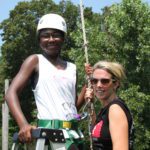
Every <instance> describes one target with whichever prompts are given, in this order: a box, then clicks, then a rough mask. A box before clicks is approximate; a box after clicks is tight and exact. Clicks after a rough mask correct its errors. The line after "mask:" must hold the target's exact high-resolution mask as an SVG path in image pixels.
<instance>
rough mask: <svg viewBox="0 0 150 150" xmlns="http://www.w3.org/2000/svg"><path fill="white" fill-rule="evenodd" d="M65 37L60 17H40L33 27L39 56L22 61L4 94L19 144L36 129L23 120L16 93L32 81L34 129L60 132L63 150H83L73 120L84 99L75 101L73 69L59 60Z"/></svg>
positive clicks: (72, 65)
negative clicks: (36, 24)
mask: <svg viewBox="0 0 150 150" xmlns="http://www.w3.org/2000/svg"><path fill="white" fill-rule="evenodd" d="M66 33H67V26H66V22H65V20H64V18H63V17H62V16H60V15H58V14H46V15H44V16H42V17H41V19H40V20H39V23H38V26H37V36H38V41H39V45H40V47H41V49H42V54H33V55H31V56H29V57H28V58H26V60H25V61H24V62H23V64H22V66H21V68H20V70H19V72H18V73H17V75H16V76H15V78H14V79H13V81H12V83H11V85H10V87H9V89H8V91H7V93H6V96H5V99H6V101H7V104H8V106H9V108H10V111H11V113H12V115H13V117H14V119H15V120H16V122H17V124H18V126H19V128H20V131H19V140H20V141H21V142H31V140H32V137H31V130H32V129H35V128H36V126H32V125H31V124H29V123H28V121H27V120H26V118H25V116H24V114H23V112H22V110H21V107H20V98H19V93H20V92H22V90H23V88H24V87H25V85H26V83H27V82H28V81H29V80H30V79H31V78H32V79H33V93H34V97H35V102H36V105H37V110H38V114H37V117H38V125H37V126H38V127H46V128H52V129H63V132H65V135H66V134H67V139H66V141H67V142H66V147H65V148H66V149H71V147H76V148H77V149H83V147H82V146H83V143H82V138H83V135H82V134H81V133H79V132H78V129H77V126H76V127H75V125H76V123H75V125H74V122H75V121H74V120H75V116H76V115H77V109H79V108H80V107H81V104H82V101H83V99H84V97H82V96H81V95H80V97H79V99H77V95H76V80H77V78H76V74H77V73H76V65H75V64H73V63H71V62H68V61H65V60H63V59H62V58H61V56H60V54H61V49H62V46H63V43H64V40H65V36H66ZM74 127H75V128H74ZM66 128H67V133H66V130H65V129H66ZM68 129H69V130H68ZM68 136H69V138H68Z"/></svg>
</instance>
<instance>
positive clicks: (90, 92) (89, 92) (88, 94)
mask: <svg viewBox="0 0 150 150" xmlns="http://www.w3.org/2000/svg"><path fill="white" fill-rule="evenodd" d="M93 97H94V92H93V89H91V88H86V92H85V95H84V99H85V101H87V100H89V99H90V100H92V99H93Z"/></svg>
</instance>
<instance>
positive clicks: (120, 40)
mask: <svg viewBox="0 0 150 150" xmlns="http://www.w3.org/2000/svg"><path fill="white" fill-rule="evenodd" d="M50 12H55V13H58V14H60V15H62V16H63V17H64V18H65V19H66V21H67V25H68V33H67V37H66V41H65V45H64V47H63V51H62V57H63V58H64V59H66V60H70V61H72V62H74V63H75V64H76V65H77V67H78V75H79V78H78V92H79V91H80V89H81V87H82V86H83V85H84V84H85V82H86V80H85V73H84V63H85V57H84V49H83V37H82V29H81V19H80V10H79V7H78V6H75V5H74V4H72V3H71V2H70V1H61V2H60V3H59V4H58V5H56V4H55V3H54V2H53V1H52V0H39V1H36V0H32V1H30V2H20V3H18V5H17V6H16V7H15V9H14V10H12V11H11V12H10V17H9V18H8V19H6V20H4V21H3V22H2V23H1V24H0V28H1V29H3V33H2V37H3V41H4V44H3V45H2V48H1V49H2V56H1V58H0V102H1V103H2V102H3V95H4V79H6V78H7V79H10V81H11V79H12V78H13V77H14V76H15V74H16V73H17V72H18V70H19V68H20V65H21V64H22V62H23V61H24V59H25V58H26V57H27V56H28V55H30V54H34V53H40V51H41V50H40V48H39V45H38V42H37V39H36V26H37V22H38V20H39V18H40V17H41V16H42V15H43V14H46V13H50ZM84 17H85V26H86V35H87V39H88V57H89V62H90V63H91V64H92V65H93V64H94V63H96V62H97V61H99V60H110V61H117V62H120V63H121V64H123V65H124V67H125V69H126V74H127V77H128V79H127V80H126V81H125V83H124V87H123V88H122V89H121V90H120V92H119V93H118V94H119V95H120V97H122V98H123V99H124V100H125V101H126V103H127V104H128V106H129V108H130V109H131V112H132V114H133V119H134V124H135V143H134V149H135V150H149V149H150V129H149V127H150V116H149V112H150V101H149V99H150V95H149V91H150V80H149V77H150V67H149V66H150V59H149V58H150V57H149V56H150V38H149V37H150V7H149V6H148V5H147V4H145V3H142V2H141V0H134V1H132V0H123V1H122V3H120V4H115V5H112V6H110V7H105V8H104V9H103V11H102V14H98V13H94V12H92V9H91V8H85V10H84ZM27 86H28V88H26V90H24V92H23V94H22V95H21V105H22V106H23V111H24V113H25V115H26V117H27V119H28V121H29V122H31V123H36V107H35V103H34V100H33V96H32V92H31V88H30V83H29V84H28V85H27ZM29 106H30V107H29ZM95 107H96V110H97V111H98V110H99V108H100V104H99V103H98V102H96V103H95ZM0 109H1V107H0ZM29 112H30V113H29ZM0 117H1V115H0ZM0 124H2V122H1V121H0ZM9 128H10V131H9V135H10V145H9V147H10V146H11V142H12V140H11V137H12V134H13V133H14V132H15V131H16V130H17V126H16V123H15V122H14V120H13V119H12V118H11V119H10V124H9ZM81 128H82V129H83V130H84V133H85V135H86V136H88V131H87V122H86V121H85V122H82V123H81ZM0 138H1V136H0ZM87 143H89V142H88V141H87ZM0 146H1V145H0Z"/></svg>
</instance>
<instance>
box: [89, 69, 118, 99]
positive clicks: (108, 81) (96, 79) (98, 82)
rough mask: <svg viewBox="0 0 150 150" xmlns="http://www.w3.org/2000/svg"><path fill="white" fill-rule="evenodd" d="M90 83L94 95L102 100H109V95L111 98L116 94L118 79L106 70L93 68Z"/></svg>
mask: <svg viewBox="0 0 150 150" xmlns="http://www.w3.org/2000/svg"><path fill="white" fill-rule="evenodd" d="M91 83H92V86H93V89H94V93H95V95H96V97H97V98H99V99H100V100H102V101H105V100H109V99H110V98H111V97H112V98H113V97H114V95H115V94H116V88H117V86H118V81H115V80H114V79H112V75H111V74H110V73H108V72H107V71H106V70H103V69H96V70H94V72H93V78H92V79H91Z"/></svg>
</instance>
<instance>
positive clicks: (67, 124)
mask: <svg viewBox="0 0 150 150" xmlns="http://www.w3.org/2000/svg"><path fill="white" fill-rule="evenodd" d="M71 125H72V124H71V122H69V121H63V124H62V127H63V128H68V129H70V128H71Z"/></svg>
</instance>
